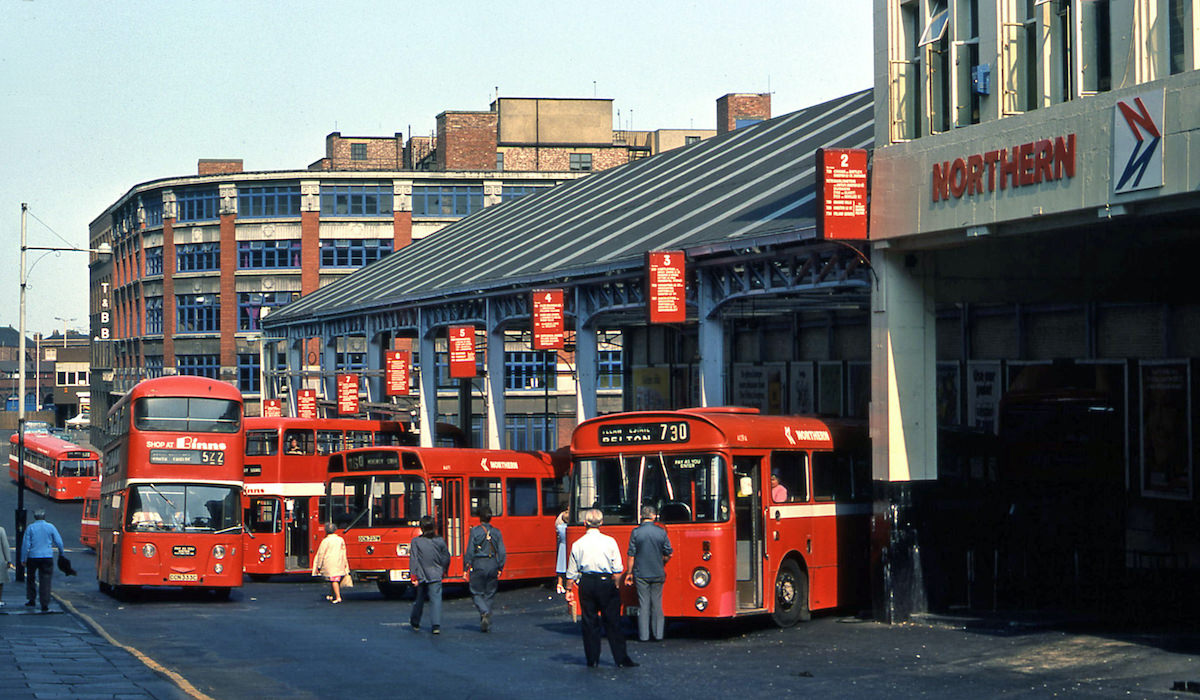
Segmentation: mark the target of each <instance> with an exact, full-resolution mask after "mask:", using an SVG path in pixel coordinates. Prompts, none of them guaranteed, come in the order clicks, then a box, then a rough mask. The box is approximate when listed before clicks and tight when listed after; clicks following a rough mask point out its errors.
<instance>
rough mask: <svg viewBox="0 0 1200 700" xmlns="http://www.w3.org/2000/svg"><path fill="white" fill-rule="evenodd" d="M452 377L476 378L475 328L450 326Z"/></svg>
mask: <svg viewBox="0 0 1200 700" xmlns="http://www.w3.org/2000/svg"><path fill="white" fill-rule="evenodd" d="M449 350H450V376H451V377H452V378H454V379H466V378H469V377H474V376H475V326H450V348H449Z"/></svg>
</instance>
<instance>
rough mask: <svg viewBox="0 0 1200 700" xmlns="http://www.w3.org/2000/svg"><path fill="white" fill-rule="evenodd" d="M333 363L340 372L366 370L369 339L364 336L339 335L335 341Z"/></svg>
mask: <svg viewBox="0 0 1200 700" xmlns="http://www.w3.org/2000/svg"><path fill="white" fill-rule="evenodd" d="M333 365H334V367H336V368H337V371H339V372H362V371H365V370H366V369H367V339H366V338H364V337H362V336H339V337H338V339H337V342H336V343H334V355H333Z"/></svg>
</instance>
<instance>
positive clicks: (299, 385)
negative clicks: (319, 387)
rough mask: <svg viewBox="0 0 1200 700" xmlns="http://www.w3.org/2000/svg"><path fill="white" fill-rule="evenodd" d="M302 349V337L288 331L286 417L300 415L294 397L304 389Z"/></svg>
mask: <svg viewBox="0 0 1200 700" xmlns="http://www.w3.org/2000/svg"><path fill="white" fill-rule="evenodd" d="M304 349H305V339H304V337H303V336H300V337H296V336H295V335H293V332H292V331H291V330H290V329H289V330H288V342H287V366H288V373H287V387H288V415H289V416H292V417H293V418H295V417H297V416H299V415H300V414H299V411H298V409H299V406H298V402H297V398H296V397H297V396H298V395H299V392H300V390H301V389H303V388H304V374H303V372H304V360H305V357H304Z"/></svg>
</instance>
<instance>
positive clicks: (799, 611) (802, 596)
mask: <svg viewBox="0 0 1200 700" xmlns="http://www.w3.org/2000/svg"><path fill="white" fill-rule="evenodd" d="M808 618H809V612H808V576H806V575H805V574H804V572H803V571H801V570H800V565H799V564H797V563H796V562H795V560H792V559H786V560H784V562H783V564H781V565H780V566H779V573H777V574H776V575H775V611H774V612H773V613H771V619H772V620H774V621H775V624H776V625H779V626H780V627H791V626H792V625H795V624H796V623H797V622H799V621H800V620H807V619H808Z"/></svg>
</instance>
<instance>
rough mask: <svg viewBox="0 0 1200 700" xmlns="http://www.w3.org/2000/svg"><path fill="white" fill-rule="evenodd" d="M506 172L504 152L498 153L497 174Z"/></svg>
mask: <svg viewBox="0 0 1200 700" xmlns="http://www.w3.org/2000/svg"><path fill="white" fill-rule="evenodd" d="M503 170H504V152H503V151H496V172H501V171H503Z"/></svg>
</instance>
